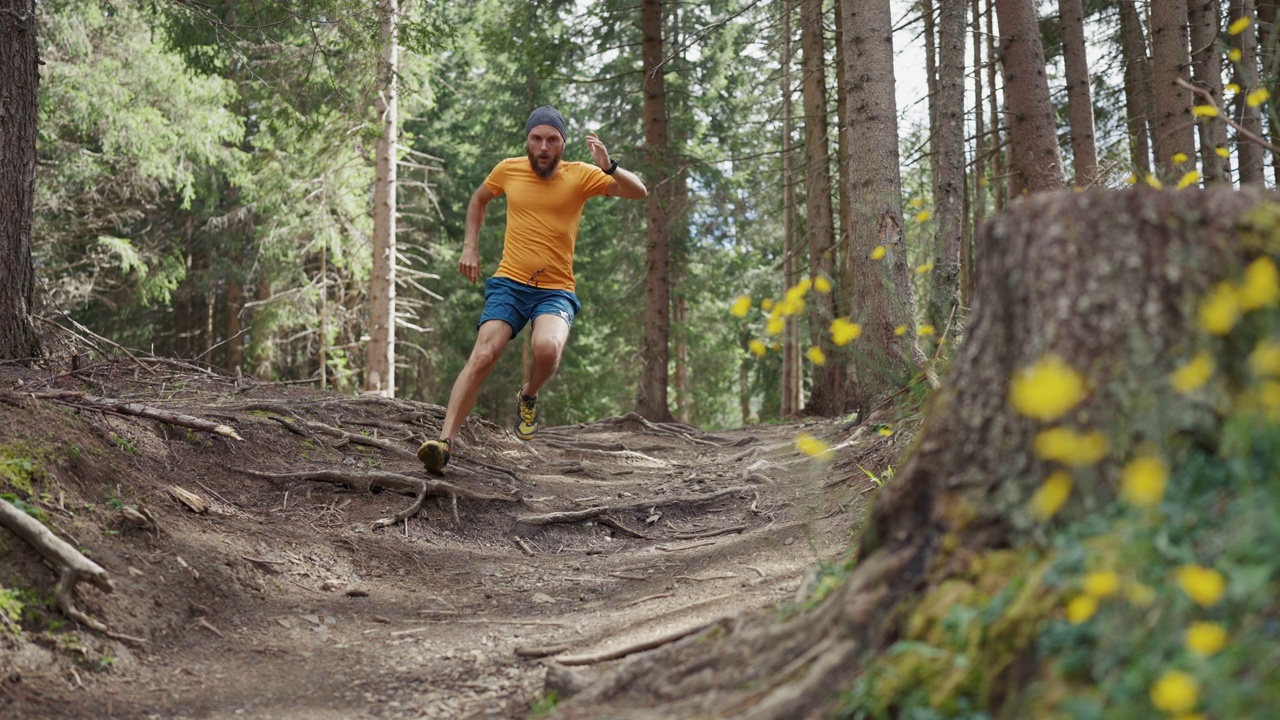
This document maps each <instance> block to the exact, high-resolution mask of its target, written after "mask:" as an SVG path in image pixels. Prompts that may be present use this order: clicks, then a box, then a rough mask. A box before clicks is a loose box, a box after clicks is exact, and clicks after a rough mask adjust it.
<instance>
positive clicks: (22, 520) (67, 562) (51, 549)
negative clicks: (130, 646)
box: [0, 500, 146, 643]
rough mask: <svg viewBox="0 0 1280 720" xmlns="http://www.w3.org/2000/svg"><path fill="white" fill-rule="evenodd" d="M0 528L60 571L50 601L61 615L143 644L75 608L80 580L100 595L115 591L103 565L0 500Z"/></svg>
mask: <svg viewBox="0 0 1280 720" xmlns="http://www.w3.org/2000/svg"><path fill="white" fill-rule="evenodd" d="M0 527H4V528H6V529H8V530H9V531H10V532H12V533H13V534H14V535H17V536H18V537H20V538H22V539H23V540H26V541H27V543H28V544H30V545H31V546H32V547H33V548H35V550H36V552H38V553H40V555H41V556H42V557H44V559H46V560H48V561H49V562H50V563H52V564H53V565H54V567H55V568H57V569H58V570H59V578H58V585H57V588H56V589H55V590H54V593H53V599H54V602H55V603H56V604H57V606H58V608H60V609H61V610H62V614H63V615H66V616H67V617H69V618H71V619H72V620H74V621H76V622H78V623H80V624H81V625H84V626H86V627H89V628H92V629H94V630H97V631H98V632H100V633H104V634H105V635H107V636H108V637H112V638H116V639H119V640H128V641H130V642H135V643H145V642H146V640H144V639H142V638H135V637H131V636H129V635H121V634H119V633H115V632H112V631H110V630H108V629H107V626H106V625H104V624H103V623H102V622H100V621H98V620H95V619H93V618H91V617H89V616H88V615H86V614H84V613H82V612H80V611H79V610H77V609H76V606H75V604H74V602H73V595H74V594H75V587H76V583H78V582H80V581H82V580H83V581H85V582H88V583H89V584H91V585H93V586H95V587H97V588H98V589H100V590H102V591H103V592H107V593H109V592H115V589H116V588H115V584H114V583H112V582H111V576H110V575H108V574H107V571H106V570H104V569H103V568H102V566H100V565H98V564H97V563H95V562H93V561H92V560H90V559H89V558H87V557H85V556H84V555H83V554H81V553H80V552H79V551H78V550H76V549H75V548H73V547H71V545H70V544H69V543H67V541H65V540H63V539H62V538H60V537H58V536H57V535H54V534H53V532H52V531H51V530H49V528H47V527H45V526H44V525H41V524H40V521H38V520H36V519H35V518H33V517H31V516H30V515H28V514H26V513H25V512H23V511H21V510H19V509H18V508H16V507H14V506H13V504H11V503H10V502H9V501H8V500H0Z"/></svg>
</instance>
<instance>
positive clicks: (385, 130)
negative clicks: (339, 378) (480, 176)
mask: <svg viewBox="0 0 1280 720" xmlns="http://www.w3.org/2000/svg"><path fill="white" fill-rule="evenodd" d="M397 1H398V0H382V7H381V10H380V12H381V14H382V35H383V42H385V43H386V45H385V47H384V48H383V50H382V58H381V61H380V62H379V63H378V71H379V72H378V75H379V83H378V84H379V87H380V89H381V92H380V93H379V94H378V100H377V103H376V104H375V105H374V107H375V108H376V110H377V113H378V123H379V124H380V125H381V128H382V132H381V133H379V135H378V142H377V147H376V149H375V153H376V158H375V161H374V166H375V171H374V172H375V174H374V179H373V274H372V276H371V277H370V278H369V285H370V287H369V356H368V359H367V360H366V361H365V368H364V389H365V391H366V392H372V393H377V394H378V395H381V396H383V397H395V395H396V375H395V373H396V135H397V128H398V126H399V117H398V108H397V102H396V92H397V91H396V86H397V84H398V82H399V81H398V77H397V75H398V61H399V49H398V48H397V46H396V43H397V42H398V41H399V33H398V32H397V23H398V22H399V20H398V18H397V17H396V13H397V11H398V8H397ZM321 342H323V339H322V340H321Z"/></svg>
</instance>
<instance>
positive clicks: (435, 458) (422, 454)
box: [418, 442, 449, 474]
mask: <svg viewBox="0 0 1280 720" xmlns="http://www.w3.org/2000/svg"><path fill="white" fill-rule="evenodd" d="M418 459H419V460H421V461H422V464H423V465H424V466H426V468H427V472H430V473H436V474H440V473H442V472H444V467H445V465H447V464H448V463H449V461H448V460H447V459H445V456H444V448H442V447H441V446H440V444H439V443H432V442H426V443H423V444H422V447H420V448H418Z"/></svg>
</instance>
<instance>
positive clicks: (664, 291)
mask: <svg viewBox="0 0 1280 720" xmlns="http://www.w3.org/2000/svg"><path fill="white" fill-rule="evenodd" d="M640 32H641V35H642V41H641V52H642V54H643V57H644V61H643V68H644V140H645V148H646V157H647V160H648V166H649V172H650V173H652V174H651V175H650V178H651V179H652V181H653V182H652V187H653V192H650V193H649V197H648V199H647V200H646V201H645V219H646V221H647V226H646V228H645V241H646V242H645V287H644V343H643V345H642V346H641V348H640V360H641V364H642V368H641V371H640V388H639V393H638V397H637V398H636V412H637V413H639V414H640V416H641V417H644V418H645V419H647V420H652V421H654V422H667V421H671V420H673V419H674V418H673V417H672V416H671V409H670V407H668V405H667V383H668V379H669V371H668V369H667V363H668V361H669V358H670V353H671V351H670V336H671V286H670V284H669V280H668V275H669V273H670V269H671V228H670V213H671V202H672V185H671V183H670V182H668V181H667V178H668V177H669V176H670V173H671V168H670V164H669V163H668V161H667V158H668V155H669V145H670V140H669V137H670V134H669V131H668V128H667V92H666V79H665V77H664V74H665V72H666V69H665V68H664V67H663V60H664V55H663V50H662V45H663V43H662V0H641V3H640Z"/></svg>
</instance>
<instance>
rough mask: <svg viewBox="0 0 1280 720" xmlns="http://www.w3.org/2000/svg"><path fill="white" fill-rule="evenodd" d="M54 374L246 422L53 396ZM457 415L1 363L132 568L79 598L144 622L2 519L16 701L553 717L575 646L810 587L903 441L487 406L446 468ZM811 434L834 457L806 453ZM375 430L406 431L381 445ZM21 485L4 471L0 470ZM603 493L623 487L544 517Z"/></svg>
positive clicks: (108, 707) (38, 493) (44, 461)
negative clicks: (206, 423) (63, 575)
mask: <svg viewBox="0 0 1280 720" xmlns="http://www.w3.org/2000/svg"><path fill="white" fill-rule="evenodd" d="M55 388H56V389H63V390H79V391H83V392H85V393H88V394H90V395H92V396H95V397H106V398H111V399H113V400H117V401H121V402H125V401H127V402H133V403H138V404H141V405H146V406H150V407H154V408H159V409H163V410H166V411H171V412H179V413H185V414H187V415H191V416H195V417H198V418H203V419H206V420H212V421H215V422H220V423H226V424H228V425H231V426H232V427H234V428H235V430H236V431H237V432H238V433H239V435H240V436H242V437H243V438H244V439H243V441H237V440H234V439H229V438H225V437H222V436H219V435H215V434H212V433H208V432H203V431H197V430H189V429H187V428H183V427H178V426H175V425H171V424H167V423H163V422H159V421H155V420H149V419H143V418H139V417H133V416H129V415H124V414H120V413H117V412H112V411H104V410H102V409H98V408H92V409H91V408H89V407H87V406H86V404H85V402H84V401H83V400H81V399H79V398H75V397H62V398H50V397H39V396H38V393H37V395H35V396H33V392H36V391H45V392H47V391H49V390H52V389H55ZM442 414H443V413H442V409H441V408H439V407H438V406H433V405H426V404H421V403H414V402H406V401H400V400H385V399H381V398H372V397H352V396H347V395H338V394H332V393H328V394H326V393H323V392H320V391H317V390H314V389H304V388H302V387H301V386H285V385H277V384H266V383H259V382H256V381H246V380H241V381H235V380H233V379H230V378H225V377H220V376H215V375H211V374H207V373H199V372H196V371H195V370H194V369H192V368H189V367H182V366H179V365H175V364H172V363H168V364H165V363H155V362H152V363H146V364H143V363H133V362H128V363H113V364H103V365H99V366H95V367H92V368H89V369H87V370H82V371H80V372H79V373H77V374H76V375H69V376H61V377H57V378H51V377H50V376H49V375H48V374H40V373H36V372H34V371H27V370H18V369H13V368H0V461H4V460H12V459H14V458H20V457H21V458H25V459H27V460H30V461H32V462H34V464H35V466H36V473H35V474H36V484H35V488H34V493H33V496H32V497H31V499H30V503H31V504H32V505H35V506H38V507H39V508H41V509H43V510H44V511H45V513H46V514H47V518H48V523H47V524H48V525H49V526H50V527H51V528H52V529H54V530H55V532H56V533H57V534H58V535H59V536H60V537H62V538H64V539H66V540H68V541H69V542H71V543H72V544H73V545H74V546H75V547H76V548H79V549H80V550H82V551H83V552H85V553H86V554H87V555H88V556H89V557H90V559H92V560H94V561H96V562H97V563H99V564H100V565H102V566H103V567H105V568H106V569H107V570H108V571H109V572H110V573H111V576H112V579H113V580H114V582H115V586H116V590H115V592H114V593H112V594H105V593H103V592H101V591H99V590H97V589H95V588H93V587H91V586H89V585H87V584H83V583H82V584H81V585H80V586H79V589H78V592H77V600H76V602H77V605H78V606H79V608H80V609H81V610H84V611H87V612H88V613H89V614H90V615H91V616H93V617H95V618H97V619H99V620H101V621H103V622H105V623H106V624H107V625H108V626H109V628H110V630H111V631H113V632H114V633H119V634H121V635H127V636H133V637H136V638H141V639H143V640H144V641H143V642H133V641H128V640H120V639H115V638H112V637H109V636H107V635H104V634H102V633H98V632H95V631H92V630H90V629H88V628H85V627H81V626H78V625H76V624H75V623H72V622H70V621H67V620H66V619H65V618H64V617H62V615H61V614H60V613H59V612H58V611H57V610H56V609H52V608H51V607H48V606H47V605H46V603H47V602H48V600H49V598H50V597H51V596H52V594H53V587H54V584H55V582H56V579H57V576H56V574H55V573H54V572H53V570H52V569H51V568H50V567H49V566H48V565H46V564H45V563H44V562H43V561H41V559H40V558H39V557H38V556H37V555H36V553H35V552H34V551H33V550H32V548H30V547H29V546H27V545H26V544H25V543H24V542H22V541H21V540H18V539H17V538H16V537H15V536H13V535H11V534H9V533H8V532H7V531H5V530H0V561H2V562H0V587H3V588H8V589H10V590H13V589H21V590H24V591H25V592H24V594H23V598H24V599H26V600H27V601H29V602H28V604H29V607H28V610H27V612H26V614H25V615H24V618H23V623H22V625H23V629H22V632H21V633H20V634H17V635H15V634H14V633H12V632H5V631H4V629H3V624H0V717H5V718H10V717H12V718H153V717H154V718H177V717H186V718H241V717H246V718H275V719H285V718H288V719H298V720H302V719H304V718H305V719H307V720H318V719H324V718H523V717H527V716H529V714H530V712H531V707H536V704H537V703H539V702H543V698H544V694H545V687H544V677H545V676H546V674H547V668H548V667H552V668H556V669H559V668H561V667H563V665H562V664H561V663H580V665H575V666H574V669H575V671H578V672H579V673H580V674H581V677H585V678H587V679H590V678H592V677H595V676H598V675H599V674H600V673H602V672H604V671H607V670H608V669H609V668H611V667H615V666H616V665H617V664H618V663H620V662H624V660H618V659H605V658H608V657H609V656H610V655H612V654H616V653H618V652H621V651H624V650H627V649H631V648H634V647H636V646H637V644H638V643H643V642H644V641H646V640H650V641H653V640H655V639H659V640H660V639H662V638H671V637H675V636H677V635H679V634H680V633H681V632H683V631H686V630H692V629H696V628H699V627H704V626H705V625H707V624H708V623H712V622H714V621H716V620H719V619H722V618H749V619H750V621H751V622H760V623H765V622H772V621H774V620H776V619H777V618H778V617H779V615H780V614H781V613H785V612H787V611H788V610H790V609H795V608H796V607H797V606H798V604H799V603H801V602H803V601H804V600H805V599H806V598H807V597H808V596H809V595H810V593H811V591H812V589H813V587H814V585H815V580H816V577H817V574H818V573H819V572H820V569H821V568H822V567H823V566H824V565H823V564H830V563H832V562H835V561H838V560H840V559H841V558H842V557H843V555H844V554H845V553H846V552H847V549H848V548H849V546H850V537H851V533H852V532H853V531H854V530H856V528H858V527H859V524H860V522H861V518H862V517H863V515H864V508H865V507H866V504H867V501H868V499H869V498H870V497H871V494H872V493H873V492H874V490H875V488H876V485H875V483H874V482H873V481H872V480H871V479H870V478H869V477H868V476H867V474H866V473H864V472H863V470H861V469H860V468H859V465H861V466H863V467H866V468H867V469H868V470H871V471H874V472H880V471H883V470H884V468H885V467H886V465H887V464H888V463H889V462H891V460H892V458H893V457H894V456H896V455H897V454H898V450H899V449H900V447H901V443H902V440H901V439H900V438H901V437H903V434H902V433H897V434H894V435H893V436H891V437H881V436H880V435H879V434H877V433H875V432H872V431H869V430H868V429H867V426H866V425H863V426H858V427H850V426H848V425H844V424H841V423H840V422H839V421H832V420H820V421H818V420H815V421H809V422H803V423H793V424H788V425H776V426H758V427H749V428H744V429H741V430H734V431H725V432H718V433H704V432H701V431H699V430H697V429H695V428H691V427H688V426H683V425H653V424H649V423H646V422H644V421H643V420H641V419H639V418H638V417H636V416H626V417H623V418H611V419H608V420H603V421H600V422H596V423H590V424H586V425H577V426H571V427H547V428H544V430H543V431H542V433H541V434H540V435H539V436H538V438H537V439H536V440H535V441H534V442H532V443H529V444H524V443H521V442H519V441H517V440H516V439H515V437H514V436H513V435H512V433H511V432H510V431H509V430H507V429H505V428H500V427H497V426H494V425H492V424H490V423H487V422H484V421H481V420H476V419H472V420H471V421H470V422H469V424H468V426H467V428H466V429H465V430H464V432H463V433H462V434H461V440H460V443H459V445H460V446H459V447H458V448H457V449H456V453H455V462H454V464H453V465H451V466H450V467H449V468H448V469H447V470H446V473H445V475H444V477H442V478H428V476H427V475H425V474H424V472H423V470H422V468H421V466H420V465H419V464H418V463H417V462H416V461H415V460H413V459H412V455H411V454H412V452H413V451H414V449H416V447H417V445H418V444H419V443H420V442H421V441H422V440H424V439H426V438H427V437H432V436H434V434H435V431H436V429H437V428H438V426H439V421H440V419H441V417H442ZM317 423H319V424H317ZM325 428H333V429H338V430H341V431H345V432H346V433H349V434H348V435H346V436H345V439H343V438H342V437H340V436H338V435H335V434H333V433H332V432H329V431H328V430H326V429H325ZM801 432H806V433H809V434H812V435H815V436H818V437H821V438H824V439H825V440H826V441H827V442H829V443H830V444H832V445H835V446H837V448H836V455H835V459H834V460H832V461H830V462H827V463H821V462H818V461H816V460H813V459H810V458H808V457H805V456H803V455H800V454H798V453H797V452H796V450H795V449H794V446H793V440H794V438H795V436H796V435H797V434H798V433H801ZM371 439H376V440H380V441H383V443H384V445H383V447H372V446H368V445H363V444H360V443H362V442H369V441H370V440H371ZM244 470H251V471H257V472H260V473H298V472H314V471H320V470H327V471H331V472H334V473H337V474H339V475H340V476H341V477H343V478H346V479H349V480H351V481H352V482H353V484H354V486H355V487H356V488H360V487H363V485H362V482H361V481H360V479H359V477H358V476H362V475H364V474H368V473H376V472H390V473H398V474H401V475H403V476H409V477H410V478H414V479H416V480H427V479H435V480H444V481H447V483H451V484H452V486H454V487H456V491H451V490H450V488H449V487H448V486H438V487H434V488H433V489H432V492H431V493H430V494H428V495H427V497H426V500H425V502H424V503H423V505H422V507H421V509H420V510H419V511H418V512H417V513H416V514H414V515H413V516H412V517H409V518H408V519H406V520H400V521H396V522H394V523H393V524H391V525H390V526H387V527H383V528H374V527H373V526H374V524H375V522H376V521H378V520H379V519H383V518H389V517H392V516H394V515H396V514H397V513H400V512H402V511H405V510H407V509H409V507H410V506H411V505H412V504H413V502H414V496H413V494H414V493H413V490H412V489H408V490H405V493H407V494H402V493H397V492H393V491H388V490H378V489H376V488H375V489H374V490H373V491H364V490H359V489H353V488H352V487H346V486H344V485H341V484H335V483H334V482H322V481H317V480H303V479H268V478H264V477H257V476H251V475H249V474H247V473H246V472H243V471H244ZM170 486H178V487H180V488H183V489H185V490H187V491H190V492H191V493H194V494H195V495H198V496H199V497H200V498H201V499H203V500H204V501H205V502H206V503H208V511H207V512H206V513H204V514H196V513H194V512H192V511H191V510H189V509H188V508H187V507H186V506H184V505H182V504H180V503H179V502H178V500H177V499H176V498H175V496H174V495H173V494H172V493H171V492H170V491H169V488H170ZM13 489H14V486H13V484H12V483H6V482H5V478H4V475H2V474H0V492H9V491H11V490H13ZM19 494H20V495H24V494H23V493H19ZM475 495H482V496H485V497H489V498H498V499H475V497H474V496H475ZM24 497H25V495H24ZM508 498H509V499H508ZM599 507H605V508H611V509H610V510H608V511H607V512H604V511H601V514H595V515H594V516H592V517H588V518H586V519H583V520H578V521H576V522H557V523H550V524H530V523H528V522H521V519H522V518H525V519H528V518H530V517H534V516H539V515H545V514H548V513H554V512H575V511H585V510H588V509H590V508H599ZM123 508H128V509H130V510H141V511H146V512H150V513H151V514H152V515H154V517H155V518H156V520H157V525H158V527H154V528H153V527H149V526H147V524H146V523H145V522H134V521H131V520H130V519H129V517H127V515H126V511H125V510H124V509H123ZM144 514H145V513H144ZM580 514H582V515H590V514H591V513H580ZM637 535H639V536H640V537H637Z"/></svg>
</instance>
